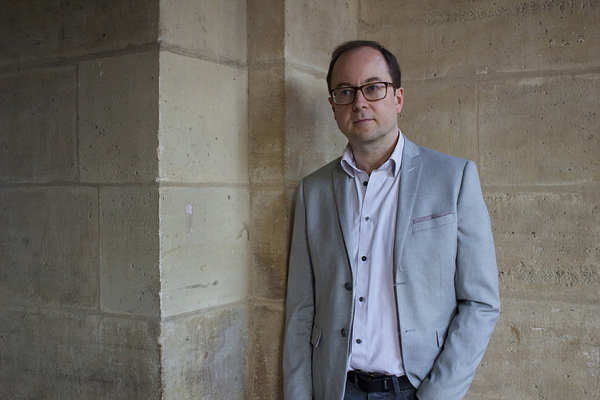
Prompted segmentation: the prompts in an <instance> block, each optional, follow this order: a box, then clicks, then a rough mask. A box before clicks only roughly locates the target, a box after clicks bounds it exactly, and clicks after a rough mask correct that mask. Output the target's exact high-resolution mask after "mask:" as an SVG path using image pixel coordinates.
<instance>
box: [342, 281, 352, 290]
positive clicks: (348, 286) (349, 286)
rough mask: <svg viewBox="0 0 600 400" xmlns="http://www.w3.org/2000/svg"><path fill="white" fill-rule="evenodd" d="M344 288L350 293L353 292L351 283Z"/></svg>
mask: <svg viewBox="0 0 600 400" xmlns="http://www.w3.org/2000/svg"><path fill="white" fill-rule="evenodd" d="M344 288H346V290H348V291H350V290H352V284H351V283H349V282H346V283H345V284H344Z"/></svg>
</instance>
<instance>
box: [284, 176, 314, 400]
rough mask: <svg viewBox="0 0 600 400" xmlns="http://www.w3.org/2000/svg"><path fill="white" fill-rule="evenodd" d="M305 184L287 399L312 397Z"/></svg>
mask: <svg viewBox="0 0 600 400" xmlns="http://www.w3.org/2000/svg"><path fill="white" fill-rule="evenodd" d="M303 189H304V183H303V181H301V182H300V185H299V186H298V189H297V194H296V211H295V215H294V225H293V233H292V244H291V249H290V259H289V271H288V284H287V301H286V323H285V337H284V344H283V383H284V398H285V399H286V400H310V399H312V397H313V388H312V345H311V342H310V339H311V332H312V327H313V320H314V309H315V305H314V274H313V269H312V263H311V257H310V252H309V246H308V239H307V232H306V210H305V202H304V196H303Z"/></svg>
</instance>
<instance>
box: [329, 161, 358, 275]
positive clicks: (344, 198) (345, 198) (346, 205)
mask: <svg viewBox="0 0 600 400" xmlns="http://www.w3.org/2000/svg"><path fill="white" fill-rule="evenodd" d="M331 179H332V183H333V191H334V195H335V205H336V209H337V214H338V221H339V222H340V228H341V230H342V236H343V238H344V244H345V246H346V254H347V255H348V260H350V268H351V269H352V272H354V260H353V259H352V258H353V256H352V249H353V248H354V245H353V240H352V239H353V238H352V221H353V218H352V210H351V209H350V204H352V202H351V201H350V196H351V194H352V186H351V185H353V184H354V181H353V180H352V178H350V177H349V176H348V174H346V172H344V170H343V169H342V167H341V165H338V166H337V167H336V168H334V169H333V171H332V173H331Z"/></svg>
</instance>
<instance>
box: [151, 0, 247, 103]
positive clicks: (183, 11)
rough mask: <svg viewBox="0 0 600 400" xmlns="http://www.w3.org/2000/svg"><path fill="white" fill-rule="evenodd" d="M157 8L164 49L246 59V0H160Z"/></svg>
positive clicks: (225, 60) (238, 61)
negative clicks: (159, 11)
mask: <svg viewBox="0 0 600 400" xmlns="http://www.w3.org/2000/svg"><path fill="white" fill-rule="evenodd" d="M160 9H161V13H160V32H161V47H162V48H163V49H167V50H170V51H181V52H183V53H184V54H187V55H193V56H194V57H200V58H203V59H209V60H218V61H219V62H220V63H236V64H245V63H246V52H247V50H246V49H247V45H246V40H245V38H246V24H247V22H246V21H247V18H246V1H245V0H228V1H210V0H202V1H197V0H185V1H175V0H160ZM188 82H189V83H192V82H194V81H193V80H189V81H188ZM207 93H208V91H207V92H200V93H198V94H207ZM213 93H214V92H213ZM198 98H206V99H210V98H211V96H202V95H200V96H198Z"/></svg>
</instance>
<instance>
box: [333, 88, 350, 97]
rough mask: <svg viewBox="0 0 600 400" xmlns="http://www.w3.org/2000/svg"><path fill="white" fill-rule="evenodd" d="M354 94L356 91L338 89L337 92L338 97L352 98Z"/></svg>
mask: <svg viewBox="0 0 600 400" xmlns="http://www.w3.org/2000/svg"><path fill="white" fill-rule="evenodd" d="M352 93H354V89H349V88H348V89H338V91H337V95H338V97H348V96H352Z"/></svg>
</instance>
